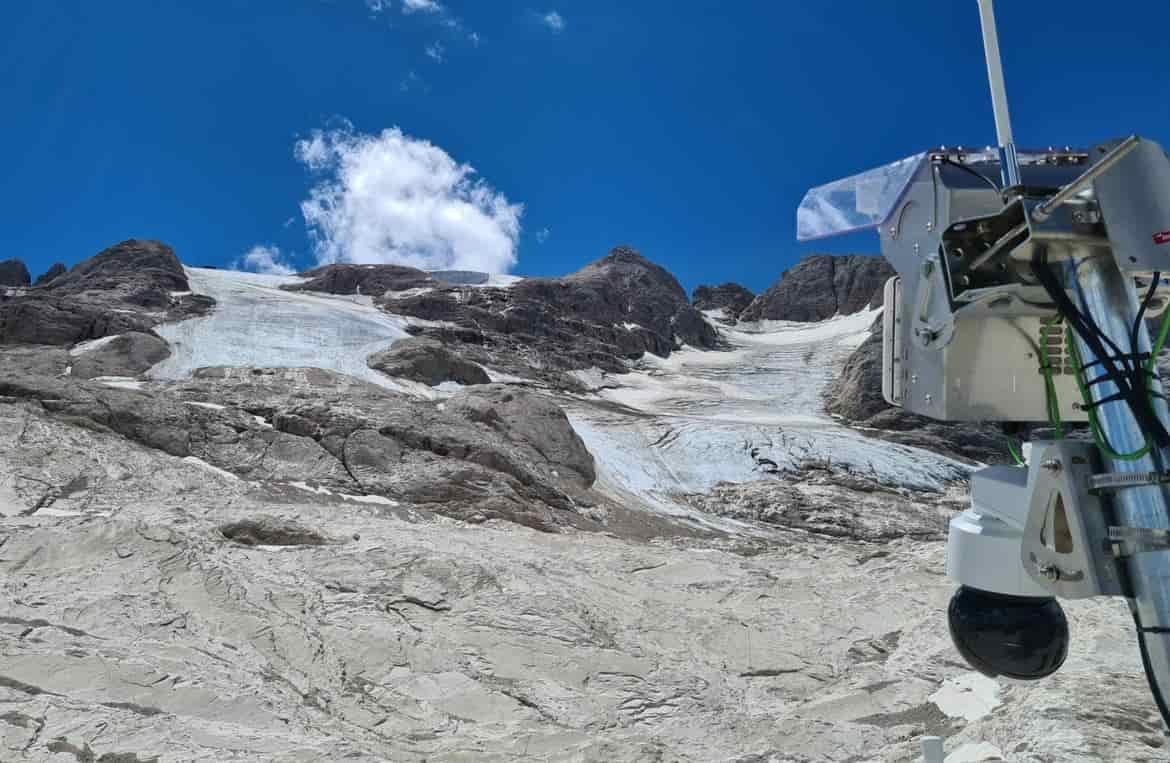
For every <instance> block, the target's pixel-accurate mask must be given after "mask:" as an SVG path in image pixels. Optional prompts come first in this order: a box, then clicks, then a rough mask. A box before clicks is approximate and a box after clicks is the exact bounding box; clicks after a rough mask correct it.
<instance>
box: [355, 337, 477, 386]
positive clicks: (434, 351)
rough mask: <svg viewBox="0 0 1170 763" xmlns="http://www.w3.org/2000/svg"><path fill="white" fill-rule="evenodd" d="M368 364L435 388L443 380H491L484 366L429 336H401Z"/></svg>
mask: <svg viewBox="0 0 1170 763" xmlns="http://www.w3.org/2000/svg"><path fill="white" fill-rule="evenodd" d="M366 363H367V364H368V365H369V366H370V368H373V369H376V370H378V371H381V372H382V373H384V374H386V375H387V376H395V377H399V378H403V379H410V380H412V381H417V382H422V383H423V384H429V385H430V386H432V387H434V386H436V385H438V384H442V383H443V382H458V383H459V384H487V383H489V382H490V381H491V379H490V378H489V377H488V375H487V372H486V371H484V370H483V368H482V367H481V366H479V365H476V364H475V363H472V362H471V361H469V360H464V359H463V358H461V357H460V356H459V355H457V354H456V353H454V352H452V351H451V350H449V349H447V347H445V346H444V345H443V343H442V342H439V341H437V340H435V339H428V338H426V337H411V338H409V339H400V340H398V341H397V342H395V343H394V344H393V346H391V347H390V348H389V349H387V350H382V351H381V352H376V353H374V354H373V355H371V356H370V357H369V358H368V359H367V360H366Z"/></svg>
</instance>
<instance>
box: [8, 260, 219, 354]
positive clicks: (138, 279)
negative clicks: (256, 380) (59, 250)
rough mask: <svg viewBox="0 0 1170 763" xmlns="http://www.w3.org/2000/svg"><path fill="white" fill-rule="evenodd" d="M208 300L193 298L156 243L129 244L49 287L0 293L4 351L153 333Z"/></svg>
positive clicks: (195, 312)
mask: <svg viewBox="0 0 1170 763" xmlns="http://www.w3.org/2000/svg"><path fill="white" fill-rule="evenodd" d="M210 308H211V301H210V300H208V299H207V298H204V297H200V296H198V295H193V294H190V287H189V285H188V283H187V276H186V273H185V272H184V271H183V265H182V263H181V262H179V259H178V257H176V256H175V253H174V251H173V250H172V249H171V248H170V247H169V246H167V245H166V244H163V243H161V242H158V241H140V240H137V239H130V240H127V241H123V242H122V243H120V244H116V245H115V246H112V247H110V248H108V249H105V250H103V251H102V252H99V253H98V254H97V255H95V256H94V257H91V258H90V259H88V260H85V261H84V262H82V263H80V264H78V265H76V266H74V267H73V268H71V269H70V270H68V271H67V272H65V273H62V274H61V275H58V276H57V277H55V278H53V279H52V280H51V281H49V282H48V283H46V284H44V285H42V286H39V287H34V288H31V289H27V290H22V291H21V292H19V293H15V294H13V295H7V294H5V293H4V292H0V344H46V345H70V344H74V343H77V342H82V341H85V340H87V339H99V338H101V337H105V336H112V335H115V334H121V333H124V332H127V331H138V332H143V333H150V331H151V329H152V328H153V327H154V326H155V325H157V324H159V323H161V322H163V321H167V320H179V319H181V318H184V317H190V316H194V315H199V314H202V313H204V312H206V311H207V310H208V309H210Z"/></svg>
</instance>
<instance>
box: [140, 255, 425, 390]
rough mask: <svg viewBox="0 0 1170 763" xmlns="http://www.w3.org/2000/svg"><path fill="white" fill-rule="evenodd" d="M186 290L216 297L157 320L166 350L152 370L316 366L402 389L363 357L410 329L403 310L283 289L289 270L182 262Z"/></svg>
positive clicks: (162, 373)
mask: <svg viewBox="0 0 1170 763" xmlns="http://www.w3.org/2000/svg"><path fill="white" fill-rule="evenodd" d="M186 270H187V278H188V279H189V280H190V282H191V288H192V290H193V291H194V292H195V293H197V294H206V295H208V296H209V297H212V298H214V299H215V301H216V307H215V309H214V310H212V312H211V313H210V314H209V315H207V316H203V317H200V318H192V319H190V320H186V321H181V322H179V323H169V324H165V325H162V326H159V327H158V329H157V331H158V333H159V335H160V336H162V337H163V338H164V339H166V340H167V341H168V342H170V344H171V352H172V354H171V357H169V358H167V359H166V360H164V361H163V362H162V363H159V364H158V365H156V366H155V367H154V368H153V369H152V370H151V374H152V375H153V376H155V377H157V378H160V379H181V378H185V377H188V376H190V375H191V373H192V372H193V371H194V370H195V369H197V368H203V367H206V366H254V367H268V368H274V367H301V366H315V367H317V368H325V369H328V370H331V371H337V372H338V373H343V374H348V375H350V376H355V377H357V378H359V379H364V380H365V381H369V382H373V383H374V384H379V385H381V386H383V387H391V388H394V389H401V388H403V387H404V385H397V384H395V383H394V382H392V381H390V380H389V379H388V378H387V377H386V376H384V375H382V374H380V373H378V372H377V371H374V370H373V369H371V368H369V367H368V366H367V365H366V357H367V356H369V355H370V354H371V353H374V352H377V351H379V350H382V349H385V348H386V347H389V346H390V345H391V344H393V343H394V341H395V340H398V339H402V338H403V337H406V336H408V335H407V333H406V330H405V328H406V326H407V324H408V323H409V321H408V320H407V319H406V318H403V317H400V316H396V315H389V314H387V313H385V312H382V311H381V310H379V309H378V308H376V307H374V306H373V304H372V301H371V300H370V298H369V297H360V296H359V297H346V296H334V295H323V294H314V293H309V292H291V291H282V290H281V289H280V286H282V285H285V284H291V283H297V282H299V281H300V280H301V279H299V278H296V277H295V276H269V275H259V274H256V273H244V272H240V271H233V270H211V269H205V268H187V269H186Z"/></svg>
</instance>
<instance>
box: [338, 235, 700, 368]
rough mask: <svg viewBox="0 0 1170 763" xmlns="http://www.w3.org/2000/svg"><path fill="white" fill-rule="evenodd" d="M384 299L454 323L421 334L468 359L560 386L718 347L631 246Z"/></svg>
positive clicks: (394, 307) (679, 295) (678, 293)
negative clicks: (529, 272)
mask: <svg viewBox="0 0 1170 763" xmlns="http://www.w3.org/2000/svg"><path fill="white" fill-rule="evenodd" d="M351 267H352V266H351ZM378 304H380V305H381V306H382V307H383V308H384V309H385V310H387V311H389V312H392V313H396V314H399V315H408V316H413V317H417V318H423V319H426V320H432V321H443V322H445V323H446V324H448V325H445V326H430V327H419V328H417V329H416V331H418V332H419V333H420V334H422V335H424V336H428V337H431V338H434V339H438V340H439V341H441V342H443V343H445V344H449V345H460V346H459V352H460V354H462V355H463V356H464V357H466V358H467V359H469V360H473V361H475V362H477V363H479V364H481V365H488V366H491V367H494V368H499V369H501V370H503V371H506V372H508V373H511V374H515V375H518V376H522V377H526V378H539V379H542V380H544V381H547V382H550V383H553V384H556V385H557V386H571V385H572V383H571V381H570V380H568V379H567V378H566V377H565V376H564V375H563V373H562V372H564V371H570V370H576V369H582V368H589V367H594V366H596V367H598V368H601V369H604V370H606V371H609V372H614V373H623V372H625V371H626V370H627V368H628V366H627V361H629V360H631V359H636V358H639V357H641V356H642V355H643V354H644V353H652V354H654V355H658V356H660V357H667V356H669V355H670V353H671V352H673V351H674V350H676V349H677V348H679V347H681V346H682V345H689V346H692V347H698V348H705V349H710V348H713V347H715V346H717V344H718V337H717V335H716V333H715V330H714V329H713V328H712V327H711V325H710V324H709V323H707V321H706V320H704V318H703V315H702V313H700V312H699V311H698V310H696V309H695V308H694V307H692V306H691V304H690V302H689V300H688V299H687V295H686V292H685V291H684V290H683V288H682V286H680V285H679V283H678V281H677V280H675V278H674V276H672V275H671V274H670V273H669V272H667V271H666V270H665V269H663V268H661V267H659V266H658V265H655V264H654V263H652V262H650V261H648V260H646V259H645V258H644V257H642V256H641V255H639V254H638V253H637V252H635V251H634V250H632V249H630V248H628V247H619V248H617V249H614V250H613V251H611V252H610V254H609V255H608V256H606V257H604V258H603V259H601V260H598V261H596V262H594V263H592V264H590V265H587V266H586V267H584V268H582V269H581V270H579V271H577V272H576V273H573V274H571V275H568V276H565V277H563V278H530V279H525V280H522V281H519V282H517V283H515V284H513V285H511V286H509V287H506V288H500V287H488V286H479V287H461V286H442V285H440V286H436V287H434V288H431V289H429V290H428V291H426V292H425V293H420V294H414V295H409V296H396V295H394V294H393V293H389V294H386V295H384V296H383V297H381V298H380V299H379V300H378Z"/></svg>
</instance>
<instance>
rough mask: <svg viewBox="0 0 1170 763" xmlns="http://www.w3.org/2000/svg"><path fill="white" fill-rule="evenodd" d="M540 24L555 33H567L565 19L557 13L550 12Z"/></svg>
mask: <svg viewBox="0 0 1170 763" xmlns="http://www.w3.org/2000/svg"><path fill="white" fill-rule="evenodd" d="M540 23H542V24H544V25H545V26H546V27H548V28H549V29H551V30H553V31H554V32H563V31H565V17H564V16H562V15H561V14H559V13H557V12H556V11H549V12H548V13H545V14H543V15H542V16H541V17H540Z"/></svg>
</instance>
